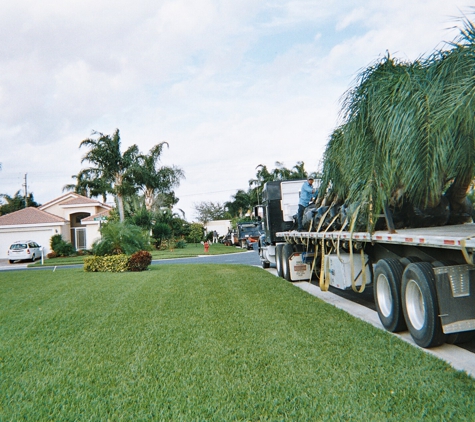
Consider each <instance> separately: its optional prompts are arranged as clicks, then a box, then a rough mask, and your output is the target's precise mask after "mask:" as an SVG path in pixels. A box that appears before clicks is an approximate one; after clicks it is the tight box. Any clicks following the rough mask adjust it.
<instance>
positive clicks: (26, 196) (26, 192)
mask: <svg viewBox="0 0 475 422" xmlns="http://www.w3.org/2000/svg"><path fill="white" fill-rule="evenodd" d="M27 176H28V173H25V183H24V184H23V186H24V187H25V208H27V207H28V182H27Z"/></svg>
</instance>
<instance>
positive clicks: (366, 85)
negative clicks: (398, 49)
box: [320, 22, 475, 230]
mask: <svg viewBox="0 0 475 422" xmlns="http://www.w3.org/2000/svg"><path fill="white" fill-rule="evenodd" d="M474 40H475V30H474V27H473V26H472V24H470V23H468V22H467V23H466V27H465V30H462V31H461V36H460V37H459V39H458V40H457V42H454V43H452V49H451V50H449V51H436V52H435V53H434V54H432V55H431V56H430V57H429V58H427V59H417V60H415V61H414V62H411V63H406V62H399V61H397V60H395V59H393V58H391V57H390V56H389V55H388V56H386V57H385V58H383V59H382V60H380V61H378V62H376V63H375V64H373V65H371V66H369V67H368V68H367V69H364V70H363V71H362V72H361V73H360V75H359V76H358V78H357V84H356V86H355V87H354V88H353V89H351V90H350V91H348V92H347V93H346V95H345V97H344V99H343V103H342V112H341V117H342V124H341V125H340V126H339V127H338V128H337V129H336V130H335V131H334V133H333V134H332V136H331V138H330V141H329V143H328V145H327V148H326V151H325V161H324V170H323V183H322V187H323V189H321V191H320V192H321V193H322V192H326V193H329V194H330V195H332V196H333V198H335V197H336V198H337V199H340V200H341V201H343V199H344V200H346V201H347V202H351V203H359V204H360V206H361V207H362V209H363V214H364V215H365V217H366V225H367V228H368V229H369V230H370V229H372V228H373V227H374V224H375V222H376V218H375V216H376V215H377V214H380V213H381V210H382V209H383V207H384V206H385V204H389V205H391V204H392V205H393V206H394V205H395V204H396V203H397V202H398V201H400V200H401V199H402V200H404V201H406V202H408V203H410V204H411V207H416V208H419V209H422V210H427V211H428V212H430V210H434V209H436V208H440V207H441V204H443V202H444V201H447V198H448V200H449V201H450V206H451V212H452V213H454V212H455V213H456V212H458V211H457V208H460V207H462V206H463V204H464V203H465V200H466V199H465V197H466V192H467V188H468V186H469V183H470V181H471V180H472V178H473V175H474V171H475V142H474V140H475V122H474V119H473V115H474V112H475V80H474V72H473V69H475V54H474V53H475V51H474V49H475V42H474ZM349 163H350V164H351V165H349ZM447 187H449V188H448V189H447ZM452 222H455V221H452Z"/></svg>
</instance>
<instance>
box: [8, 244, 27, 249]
mask: <svg viewBox="0 0 475 422" xmlns="http://www.w3.org/2000/svg"><path fill="white" fill-rule="evenodd" d="M26 248H27V246H26V243H14V244H13V245H12V246H10V249H26Z"/></svg>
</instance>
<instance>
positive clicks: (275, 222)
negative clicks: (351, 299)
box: [258, 181, 475, 347]
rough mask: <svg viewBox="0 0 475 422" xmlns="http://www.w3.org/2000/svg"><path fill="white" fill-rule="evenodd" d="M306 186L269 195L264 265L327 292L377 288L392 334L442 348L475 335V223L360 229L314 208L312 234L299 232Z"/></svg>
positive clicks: (288, 186)
mask: <svg viewBox="0 0 475 422" xmlns="http://www.w3.org/2000/svg"><path fill="white" fill-rule="evenodd" d="M302 182H303V181H278V182H268V183H267V184H266V185H265V186H264V190H263V194H262V197H263V204H262V210H261V213H262V222H263V234H262V235H261V237H260V239H259V248H258V251H259V256H260V259H261V263H262V266H263V267H264V268H268V267H269V266H270V265H271V264H274V265H275V266H276V268H277V273H278V275H279V276H280V277H283V278H285V279H286V280H288V281H291V282H293V281H302V280H306V281H311V280H312V279H313V280H314V282H315V283H318V284H319V285H320V288H321V289H322V290H324V291H325V290H328V289H329V287H330V286H332V287H333V288H336V289H343V290H344V289H353V290H355V291H357V292H362V291H363V290H364V289H365V287H366V286H371V287H372V288H373V292H374V302H375V306H376V310H377V312H378V315H379V319H380V321H381V323H382V325H383V326H384V328H385V329H386V330H388V331H390V332H400V331H404V330H407V329H408V330H409V332H410V334H411V336H412V338H413V339H414V341H415V343H416V344H418V345H419V346H421V347H434V346H438V345H441V344H443V343H445V342H448V343H462V342H465V341H470V340H472V339H473V338H475V265H474V261H473V256H474V251H475V224H473V223H466V224H457V225H444V226H436V227H422V228H407V229H398V230H387V229H385V230H377V231H374V232H373V233H370V232H361V231H359V232H357V231H354V230H352V224H351V222H349V224H347V225H343V224H341V225H340V226H339V227H340V228H339V229H338V230H335V228H334V226H333V224H332V223H331V221H332V220H333V221H335V219H337V218H338V216H335V217H333V216H332V218H331V219H330V217H329V214H328V212H329V211H330V210H329V207H326V209H325V208H315V209H314V210H309V214H310V215H311V218H312V219H313V220H312V222H311V224H310V226H309V227H308V231H305V232H298V231H295V230H294V229H295V223H294V216H295V214H296V213H297V208H298V195H299V190H300V187H301V185H302Z"/></svg>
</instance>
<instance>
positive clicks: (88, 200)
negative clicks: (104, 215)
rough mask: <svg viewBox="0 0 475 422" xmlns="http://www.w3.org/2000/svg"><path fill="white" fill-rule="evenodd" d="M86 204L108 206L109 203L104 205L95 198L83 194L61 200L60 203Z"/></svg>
mask: <svg viewBox="0 0 475 422" xmlns="http://www.w3.org/2000/svg"><path fill="white" fill-rule="evenodd" d="M88 204H93V205H100V206H105V207H109V205H105V204H103V203H102V202H100V201H98V200H97V199H91V198H86V197H85V196H80V197H79V198H72V199H69V200H68V201H65V202H61V205H88Z"/></svg>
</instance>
